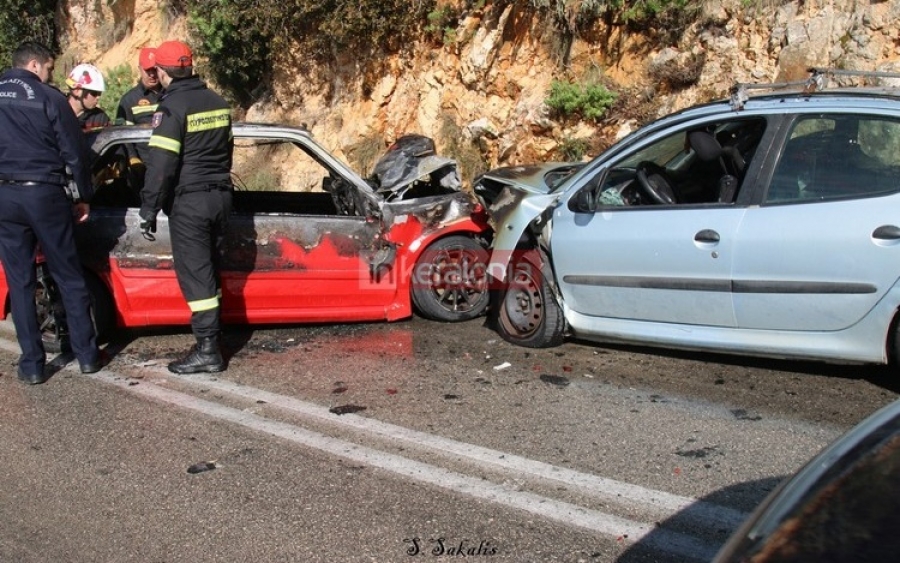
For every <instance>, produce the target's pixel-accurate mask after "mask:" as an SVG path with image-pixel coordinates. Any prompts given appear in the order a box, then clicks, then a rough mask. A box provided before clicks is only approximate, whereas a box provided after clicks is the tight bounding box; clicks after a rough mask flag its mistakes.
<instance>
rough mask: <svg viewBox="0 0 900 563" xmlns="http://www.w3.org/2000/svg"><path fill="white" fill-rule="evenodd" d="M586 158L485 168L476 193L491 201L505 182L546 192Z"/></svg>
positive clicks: (535, 191) (477, 184)
mask: <svg viewBox="0 0 900 563" xmlns="http://www.w3.org/2000/svg"><path fill="white" fill-rule="evenodd" d="M584 165H585V163H583V162H547V163H543V164H526V165H521V166H505V167H502V168H495V169H493V170H489V171H488V172H485V173H484V174H482V175H481V176H479V177H478V178H476V179H475V181H474V182H473V186H474V190H475V193H476V194H478V195H479V196H480V197H481V198H482V199H483V200H484V201H485V202H486V203H488V204H491V203H493V202H494V200H495V199H496V198H497V196H498V195H499V193H500V191H501V190H502V189H503V187H505V186H515V187H517V188H520V189H522V190H524V191H526V192H529V193H535V194H546V193H549V192H550V191H551V190H553V189H554V188H555V187H556V186H558V185H559V184H560V182H562V181H563V180H565V179H566V178H568V177H569V176H571V175H572V174H574V173H575V172H577V171H578V170H581V168H583V167H584Z"/></svg>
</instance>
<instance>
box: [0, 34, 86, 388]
mask: <svg viewBox="0 0 900 563" xmlns="http://www.w3.org/2000/svg"><path fill="white" fill-rule="evenodd" d="M54 62H55V57H54V55H53V53H52V52H51V51H50V50H49V49H47V47H45V46H43V45H41V44H39V43H34V42H26V43H23V44H22V45H20V46H19V47H18V48H16V50H15V51H14V52H13V55H12V63H13V64H12V66H13V68H12V69H10V70H8V71H6V72H4V73H3V74H2V75H0V260H2V262H3V269H4V272H5V274H6V282H7V285H8V286H9V294H10V305H11V307H12V315H13V323H14V324H15V327H16V337H17V339H18V341H19V346H20V348H21V349H22V355H21V356H20V357H19V366H18V376H19V379H21V380H22V381H24V382H26V383H29V384H39V383H43V382H44V381H46V380H47V378H48V374H47V373H46V370H45V365H44V362H45V359H46V354H45V351H44V346H43V342H42V340H41V330H40V327H39V326H38V321H37V312H36V307H35V301H34V296H35V287H36V279H35V278H36V274H35V263H34V260H35V252H36V248H37V244H38V243H40V247H41V250H42V251H43V253H44V256H45V258H46V260H47V265H48V266H49V268H50V273H51V274H52V275H53V279H54V280H55V281H56V283H57V285H58V286H59V289H60V294H61V295H62V298H63V305H64V306H65V309H66V312H67V324H68V327H69V334H70V339H71V345H72V349H73V351H74V352H75V356H76V357H77V359H78V363H79V364H80V367H81V371H82V373H94V372H96V371H99V370H100V368H101V367H102V361H101V356H100V351H99V350H98V349H97V342H96V337H95V335H94V327H93V324H92V322H91V315H90V307H91V301H90V296H89V294H88V290H87V286H86V284H85V279H84V272H83V271H82V269H81V262H80V261H79V259H78V254H77V251H76V248H75V239H74V235H73V230H74V224H75V221H78V222H79V223H81V222H84V221H86V220H87V218H88V213H89V211H90V207H89V206H88V204H87V202H88V201H89V200H90V197H91V196H92V195H93V189H92V187H91V179H90V170H89V169H88V168H87V162H88V147H87V144H86V140H85V137H84V134H83V133H82V132H81V128H80V127H79V125H78V120H77V119H76V118H75V114H74V113H73V112H72V110H71V109H70V108H69V105H68V104H67V103H66V98H65V96H64V95H63V94H62V93H61V92H59V91H58V90H56V89H55V88H53V87H52V86H49V85H47V84H46V82H48V81H49V79H50V76H51V74H52V72H53V65H54ZM66 168H68V169H69V170H70V171H71V174H72V175H73V179H74V182H75V185H76V186H77V191H78V193H79V194H80V196H76V198H75V199H74V213H73V201H70V199H69V198H68V197H67V196H66V191H65V186H66V182H67V174H66Z"/></svg>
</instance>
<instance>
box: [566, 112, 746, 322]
mask: <svg viewBox="0 0 900 563" xmlns="http://www.w3.org/2000/svg"><path fill="white" fill-rule="evenodd" d="M697 127H698V126H697V125H694V126H693V128H694V129H696V128H697ZM708 129H709V130H710V131H713V132H714V131H716V130H724V129H723V124H721V123H719V124H709V126H708ZM688 131H689V129H688V128H686V127H681V128H679V129H677V130H674V131H671V130H670V131H668V132H666V133H665V134H664V135H662V136H661V137H659V138H658V139H656V140H653V141H651V142H650V143H648V144H646V145H645V146H643V147H642V148H639V149H637V150H636V151H634V152H632V153H630V154H629V155H627V156H625V157H624V158H621V159H618V160H617V161H616V162H612V163H609V164H608V165H603V166H601V167H599V168H598V170H597V171H596V174H595V175H594V178H596V180H594V179H593V178H588V179H586V182H585V183H586V186H585V187H583V188H582V189H586V190H595V191H597V192H598V193H599V196H598V201H599V202H600V205H599V207H598V208H597V209H596V210H591V211H590V212H580V211H579V210H578V209H577V205H565V206H560V207H558V208H557V209H556V210H555V213H554V215H553V224H552V228H553V230H552V234H551V236H550V254H551V256H552V260H553V267H554V269H555V272H556V278H557V282H558V284H559V289H560V292H561V293H562V296H563V299H564V302H565V304H566V308H567V310H568V311H567V314H568V315H572V314H574V315H580V316H582V317H583V318H584V319H585V320H583V321H580V322H582V323H584V324H589V323H590V322H591V321H590V319H592V318H593V319H599V318H601V317H607V318H609V317H612V318H616V319H623V320H633V321H642V322H661V323H678V324H685V325H707V326H722V327H731V326H734V324H735V319H734V312H733V308H732V295H731V263H732V257H733V246H734V241H735V236H736V234H737V230H738V226H739V224H740V222H741V220H742V217H743V216H744V213H745V209H744V208H743V207H742V206H736V205H735V204H734V203H732V202H727V203H719V202H718V201H717V199H716V195H715V194H712V193H710V192H709V190H711V189H712V186H715V185H716V184H717V182H718V180H719V179H720V178H721V177H722V176H724V175H726V174H727V172H728V171H727V170H725V169H724V168H723V167H720V163H719V162H718V160H717V161H716V162H713V163H711V165H710V163H702V162H700V159H699V157H698V156H697V153H696V151H695V150H694V149H693V148H691V147H690V146H688V144H686V141H687V132H688ZM757 134H759V133H757ZM757 140H758V138H757ZM648 161H649V162H652V163H655V165H656V168H657V170H658V171H657V174H661V175H665V176H667V178H668V179H667V180H666V181H665V183H667V184H671V185H672V190H673V193H677V198H676V203H674V204H669V205H665V204H664V205H656V204H653V203H652V202H651V201H649V200H648V198H647V197H645V196H643V195H642V194H641V189H640V187H639V186H638V180H636V179H635V177H636V172H637V171H639V170H641V169H642V167H645V163H647V162H648ZM705 174H712V175H713V176H714V178H711V180H712V181H710V182H706V181H705V178H703V177H701V176H703V175H705ZM594 181H596V182H597V184H598V185H597V186H596V187H592V186H591V182H594ZM572 201H574V200H572ZM570 321H571V319H570ZM579 328H582V329H583V330H584V329H585V328H586V327H579ZM588 330H589V329H588Z"/></svg>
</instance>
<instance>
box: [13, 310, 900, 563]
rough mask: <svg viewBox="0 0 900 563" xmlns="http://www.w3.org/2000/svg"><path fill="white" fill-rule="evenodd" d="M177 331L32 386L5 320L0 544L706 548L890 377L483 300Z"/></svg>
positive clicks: (885, 391) (696, 553) (873, 402)
mask: <svg viewBox="0 0 900 563" xmlns="http://www.w3.org/2000/svg"><path fill="white" fill-rule="evenodd" d="M191 342H192V339H191V337H190V336H189V334H187V333H186V332H184V331H179V330H169V331H165V330H163V331H123V332H122V333H121V334H120V335H119V338H118V339H117V340H116V341H114V342H112V343H111V344H110V345H109V348H108V349H109V350H110V351H111V352H112V354H113V361H112V362H111V364H110V365H109V366H108V367H107V368H106V369H104V370H103V371H101V372H100V373H99V374H96V375H93V376H84V375H81V374H80V373H78V372H77V364H75V363H74V362H73V363H71V364H70V365H68V366H67V367H64V368H62V369H61V370H60V371H59V372H58V373H56V374H55V375H54V377H53V378H52V379H51V380H50V381H49V382H47V383H46V384H44V385H41V386H35V387H29V386H26V385H24V384H22V383H21V382H19V381H18V380H17V379H16V377H15V362H16V358H17V355H18V348H17V346H16V344H15V339H14V335H13V334H12V333H11V331H10V325H9V323H8V322H7V323H3V324H2V326H0V451H2V452H3V453H2V455H0V523H2V524H0V561H17V562H19V561H21V562H45V561H46V562H59V561H66V562H73V563H75V562H110V563H112V562H116V563H121V562H130V561H134V562H141V563H155V562H181V561H197V562H206V561H223V562H231V561H235V562H243V561H254V562H269V561H272V562H275V561H278V562H282V561H283V562H293V561H303V562H307V561H323V562H331V561H340V562H355V561H360V562H363V561H377V562H393V561H417V560H424V561H429V560H436V561H442V560H460V559H465V560H476V561H478V560H485V561H511V562H512V561H514V562H530V561H534V562H550V561H567V562H599V563H606V562H623V563H630V562H644V561H662V562H667V561H672V562H674V561H679V562H681V561H692V560H694V561H706V560H709V558H710V557H712V555H713V554H714V553H715V551H716V549H718V547H719V546H720V545H721V544H722V542H724V541H725V539H726V538H727V536H728V534H729V533H730V532H731V531H732V530H733V529H734V527H735V526H737V525H738V524H739V522H740V521H741V520H742V519H743V518H744V517H745V516H746V515H747V513H749V511H751V510H752V509H753V507H754V506H755V505H756V504H757V503H758V502H759V501H760V500H761V499H762V498H763V497H764V496H765V494H766V493H767V492H768V491H770V490H771V489H772V488H773V487H775V485H776V484H777V483H778V482H779V481H780V480H781V479H782V478H783V477H785V476H786V475H788V474H790V473H792V472H793V471H794V470H796V469H797V468H798V467H799V466H800V465H801V464H802V463H803V462H804V461H805V460H806V459H808V458H809V457H811V456H812V455H813V454H814V453H816V452H817V451H818V450H819V449H821V448H822V447H823V446H825V445H826V444H827V443H829V442H830V441H831V440H833V439H834V438H836V437H837V436H839V435H840V434H841V433H842V432H844V431H845V430H847V429H849V428H850V427H851V426H853V425H854V424H855V423H857V422H858V421H860V420H862V419H863V418H864V417H865V416H867V415H868V414H870V413H871V412H873V411H874V410H876V409H877V408H879V407H881V406H882V405H885V404H887V403H889V402H891V401H893V400H895V399H896V398H898V392H900V379H898V378H900V374H896V375H895V374H893V373H891V371H890V370H888V369H885V368H871V367H859V366H827V365H822V364H812V363H797V362H773V361H762V360H755V359H749V358H735V357H728V356H711V355H698V354H686V353H677V352H676V353H673V352H666V351H662V350H648V349H636V348H623V347H609V346H597V345H591V344H585V343H577V342H569V343H566V344H564V345H563V346H561V347H559V348H555V349H550V350H528V349H523V348H516V347H514V346H511V345H509V344H507V343H505V342H503V341H502V340H500V339H499V337H497V335H496V334H495V333H493V332H491V331H490V330H489V329H487V328H486V327H484V326H483V321H482V320H475V321H471V322H468V323H462V324H458V325H445V324H437V323H432V322H428V321H424V320H420V319H412V320H409V321H403V322H399V323H393V324H360V325H333V326H307V327H281V328H267V329H259V330H249V329H240V328H229V329H228V331H227V333H226V335H225V346H226V349H227V351H228V355H229V356H230V366H229V369H228V371H227V372H225V373H222V374H217V376H215V377H209V376H183V377H180V376H173V375H172V374H169V373H168V372H167V370H166V369H165V364H166V363H167V362H168V361H170V360H171V359H174V358H176V357H178V356H179V355H180V354H181V353H183V352H184V351H185V350H186V349H187V347H188V346H189V345H190V344H191ZM64 360H65V358H56V361H57V362H61V361H64ZM198 469H199V470H200V471H197V470H198ZM191 471H197V472H191Z"/></svg>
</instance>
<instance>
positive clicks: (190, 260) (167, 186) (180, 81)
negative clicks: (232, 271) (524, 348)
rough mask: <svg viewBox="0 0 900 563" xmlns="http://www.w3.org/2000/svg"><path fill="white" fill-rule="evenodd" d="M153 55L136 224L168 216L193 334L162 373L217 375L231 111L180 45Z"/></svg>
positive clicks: (145, 226)
mask: <svg viewBox="0 0 900 563" xmlns="http://www.w3.org/2000/svg"><path fill="white" fill-rule="evenodd" d="M155 57H156V68H157V73H158V74H159V80H160V82H162V84H163V87H164V88H165V90H164V92H163V95H162V96H161V97H160V99H159V106H158V107H157V111H156V113H154V114H153V120H152V123H151V124H152V126H153V133H152V135H151V136H150V142H149V143H148V146H149V149H150V150H149V151H148V153H149V154H148V157H147V162H146V165H147V173H146V183H145V186H144V188H143V190H141V211H140V216H141V223H140V229H141V232H142V234H143V235H144V236H147V237H152V233H154V232H156V217H157V214H158V213H159V211H160V210H163V211H165V212H166V214H167V215H168V216H169V232H170V235H171V239H172V257H173V259H174V261H175V274H176V276H177V277H178V284H179V286H180V287H181V293H182V294H183V295H184V298H185V300H187V304H188V307H189V308H190V310H191V330H192V331H193V333H194V336H195V337H196V339H197V345H196V346H195V347H193V348H192V349H191V351H190V352H189V353H188V354H187V356H185V357H184V358H183V359H181V360H178V361H174V362H172V363H170V364H169V370H170V371H172V372H174V373H198V372H218V371H222V370H224V369H225V360H224V358H223V357H222V352H221V349H220V348H219V342H218V337H219V331H220V306H219V305H220V303H219V300H220V299H221V285H220V279H219V272H218V271H217V269H218V268H217V265H218V257H219V249H220V247H221V244H222V241H223V240H224V235H225V226H226V224H227V221H228V216H229V214H230V213H231V200H232V185H231V159H232V153H233V150H234V140H233V137H232V133H231V109H230V108H229V106H228V103H227V102H226V101H225V100H224V99H223V98H222V97H221V96H219V95H218V94H216V93H215V92H213V91H212V90H210V89H209V88H207V87H206V84H205V83H204V82H203V81H201V80H200V78H199V77H198V76H196V75H194V73H193V54H192V53H191V49H190V48H189V47H188V46H187V45H185V44H184V43H182V42H180V41H166V42H164V43H162V44H161V45H160V46H159V47H157V48H156V53H155Z"/></svg>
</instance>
